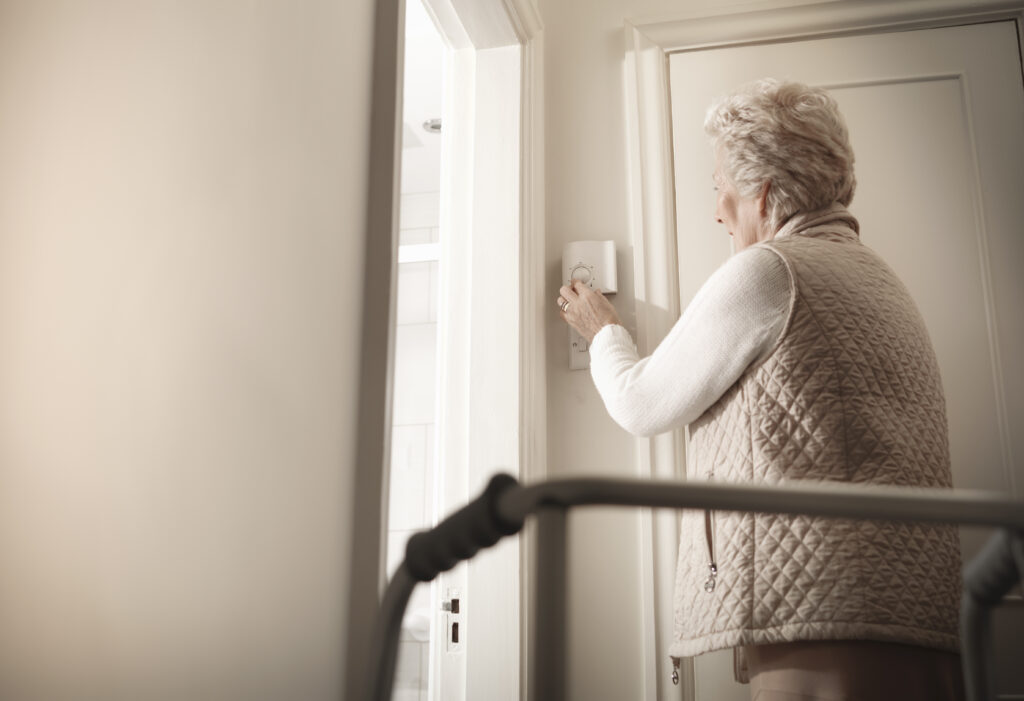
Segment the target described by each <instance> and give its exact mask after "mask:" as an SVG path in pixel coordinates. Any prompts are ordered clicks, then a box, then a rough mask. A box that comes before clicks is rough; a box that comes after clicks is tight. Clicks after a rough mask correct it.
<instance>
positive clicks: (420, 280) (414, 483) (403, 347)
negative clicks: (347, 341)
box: [387, 192, 439, 701]
mask: <svg viewBox="0 0 1024 701" xmlns="http://www.w3.org/2000/svg"><path fill="white" fill-rule="evenodd" d="M438 206H439V193H437V192H426V193H415V194H403V195H402V199H401V211H400V219H399V222H400V235H399V246H409V245H418V244H429V243H437V242H438V240H439V235H438ZM437 282H438V261H437V260H425V261H422V262H415V263H399V266H398V306H397V310H396V313H397V328H396V334H395V375H394V399H393V402H394V403H393V422H392V431H391V493H390V504H389V516H388V549H387V556H388V575H389V576H390V575H391V573H392V572H393V571H394V568H395V567H397V566H398V563H399V562H401V560H402V556H403V554H404V552H405V542H406V540H408V538H409V536H410V535H412V534H413V533H415V532H416V531H417V530H420V529H422V528H425V527H427V526H429V525H430V522H431V518H432V513H431V511H432V503H433V483H434V460H433V457H434V413H435V397H436V391H435V382H436V379H435V378H436V359H437ZM432 615H433V612H432V611H431V610H430V587H429V585H427V584H421V585H419V586H418V587H417V588H416V590H415V591H414V593H413V596H412V599H411V600H410V602H409V607H408V609H407V610H406V616H405V620H404V622H403V625H402V634H401V638H400V642H399V652H398V666H397V670H396V673H395V685H394V693H393V695H392V698H393V699H394V700H395V701H427V698H428V695H427V689H428V680H429V675H428V670H429V647H430V646H429V639H430V620H431V617H432Z"/></svg>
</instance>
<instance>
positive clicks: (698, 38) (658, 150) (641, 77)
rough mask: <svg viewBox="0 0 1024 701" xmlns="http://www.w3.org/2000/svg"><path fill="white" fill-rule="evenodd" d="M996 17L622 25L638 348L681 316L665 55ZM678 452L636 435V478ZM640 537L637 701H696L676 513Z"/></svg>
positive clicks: (1020, 11)
mask: <svg viewBox="0 0 1024 701" xmlns="http://www.w3.org/2000/svg"><path fill="white" fill-rule="evenodd" d="M1003 20H1013V21H1015V22H1016V27H1017V32H1018V40H1019V41H1020V37H1021V32H1022V27H1024V0H1012V1H1006V0H980V1H974V2H968V1H965V0H907V1H906V2H899V3H894V2H889V1H888V0H870V1H868V2H856V3H855V2H828V3H818V4H811V5H802V6H795V7H778V8H774V9H761V10H756V11H749V12H733V13H727V14H719V15H704V16H696V17H694V16H691V17H684V18H666V19H664V20H661V21H649V22H636V23H634V22H626V25H625V34H626V36H625V46H626V83H625V100H626V116H627V119H626V127H627V140H628V143H627V149H628V166H629V178H628V182H629V187H630V195H629V196H630V227H631V231H632V239H633V246H634V251H635V254H634V268H635V269H634V276H635V290H634V293H635V299H636V320H637V337H636V341H637V347H638V350H639V352H640V353H641V354H642V355H644V354H648V353H650V352H651V351H653V350H654V348H655V347H656V346H657V344H658V343H659V342H660V341H661V339H663V338H664V337H665V335H666V334H667V333H668V331H669V330H670V329H671V327H672V325H673V323H674V322H675V320H676V319H677V318H678V317H679V314H680V309H679V306H680V300H679V282H680V281H679V270H678V263H677V260H678V258H677V255H676V253H677V252H676V240H675V239H676V221H675V220H676V212H675V196H674V178H673V159H672V124H671V108H670V98H669V95H670V91H669V69H668V55H669V54H670V53H676V52H683V51H698V50H703V49H709V48H724V47H737V46H743V45H749V44H763V43H773V42H785V41H797V40H805V39H825V38H830V37H838V36H848V35H854V34H868V33H880V32H897V31H911V30H916V29H932V28H937V27H944V26H952V25H959V24H975V23H980V22H993V21H1003ZM1022 70H1024V66H1022ZM685 446H686V441H685V435H684V432H683V431H682V430H677V431H674V432H671V433H667V434H663V435H661V436H656V437H654V438H642V439H637V441H636V455H637V468H638V474H639V475H644V476H650V477H651V478H667V479H683V478H684V476H685V470H684V468H683V465H685V461H686V452H685ZM640 538H641V542H640V544H639V548H640V552H641V561H642V568H643V571H642V581H643V587H644V590H643V592H642V593H643V597H644V600H643V615H644V625H645V639H644V651H643V657H644V667H645V687H644V689H643V692H642V698H643V699H645V701H668V700H670V699H671V700H672V701H678V700H679V699H685V700H686V701H692V699H694V698H695V690H694V676H693V665H692V660H683V665H682V667H681V670H680V672H681V684H680V686H679V687H673V685H672V684H671V682H669V681H668V680H669V678H670V676H671V673H672V668H671V663H670V661H669V659H668V653H667V648H668V645H669V644H670V643H671V641H672V634H673V631H672V630H671V623H670V622H671V621H672V620H673V609H672V606H673V604H672V581H671V580H672V577H673V574H674V565H675V558H676V549H677V548H678V524H677V522H676V518H675V514H674V512H673V513H671V514H667V515H659V514H657V513H654V514H649V515H645V516H644V518H643V520H642V523H641V534H640Z"/></svg>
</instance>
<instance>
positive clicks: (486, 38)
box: [423, 0, 547, 701]
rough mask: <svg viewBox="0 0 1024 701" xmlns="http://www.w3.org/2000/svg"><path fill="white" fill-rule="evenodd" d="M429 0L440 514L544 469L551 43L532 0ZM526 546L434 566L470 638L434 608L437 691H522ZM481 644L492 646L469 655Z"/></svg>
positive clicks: (520, 694)
mask: <svg viewBox="0 0 1024 701" xmlns="http://www.w3.org/2000/svg"><path fill="white" fill-rule="evenodd" d="M423 4H424V6H425V7H426V9H427V12H428V14H430V15H431V17H432V19H433V20H434V23H435V26H436V27H437V29H438V32H439V34H440V35H441V37H442V40H443V41H444V43H445V44H446V45H447V51H446V54H447V55H446V62H445V78H444V80H445V96H444V100H443V106H442V124H443V125H444V134H445V137H446V138H445V140H444V141H443V142H442V155H441V161H442V165H441V229H442V232H443V236H442V241H441V250H442V253H441V272H440V278H441V281H440V295H439V318H438V366H437V377H438V382H437V416H438V421H437V425H438V434H437V441H436V443H435V465H436V470H435V474H436V475H437V477H436V478H435V494H434V505H435V508H434V513H435V515H437V516H438V517H443V516H444V515H447V513H449V512H451V511H453V510H454V509H456V508H459V507H461V506H463V505H464V504H465V503H467V501H469V500H470V499H471V498H473V497H475V496H476V495H477V493H478V492H479V491H480V489H482V487H483V485H484V484H485V483H486V481H487V480H488V478H489V477H490V476H491V475H492V474H493V473H494V472H496V471H503V472H507V473H509V474H511V475H512V476H513V477H515V478H516V479H518V480H520V481H527V480H535V479H538V478H541V477H543V475H544V474H545V472H546V468H545V463H546V454H547V446H546V420H545V415H546V396H545V394H544V387H545V349H544V343H545V335H544V314H543V310H544V308H545V307H544V304H543V300H542V293H543V290H544V284H543V283H544V258H543V254H544V216H543V213H544V209H543V207H544V199H543V184H544V179H543V166H544V161H543V128H542V125H543V112H542V106H543V103H542V99H543V90H542V80H541V75H542V72H541V69H542V59H543V49H542V46H543V45H542V31H541V30H542V27H541V22H540V14H539V12H538V11H537V9H536V6H535V4H534V0H423ZM510 106H514V107H513V108H512V109H509V108H510ZM510 136H511V138H510ZM494 261H502V262H505V263H506V264H507V266H508V267H507V270H506V271H505V272H507V273H508V274H507V275H506V276H501V275H500V273H499V272H498V271H495V270H494ZM509 368H515V369H516V371H515V372H510V371H509ZM530 555H531V551H530V547H529V540H528V539H527V538H521V539H509V542H503V543H502V544H501V545H499V546H498V547H496V548H495V549H494V550H493V552H488V553H486V554H485V557H482V558H477V559H476V560H474V562H473V563H466V564H463V565H460V566H459V567H456V568H455V569H453V570H451V571H450V572H446V573H442V574H441V575H440V576H439V577H438V578H437V579H436V580H435V582H434V584H433V586H434V595H433V597H432V598H433V599H434V600H435V601H439V600H440V599H441V596H442V595H443V594H444V593H445V592H446V591H447V589H449V588H455V589H458V590H459V591H460V593H461V594H462V596H463V597H464V603H463V609H464V613H465V616H464V620H463V622H462V631H463V633H462V635H461V637H464V639H465V642H466V646H464V647H463V652H462V653H460V654H459V655H458V656H457V657H449V658H444V656H443V654H442V653H441V651H442V650H443V649H444V648H443V645H444V642H443V641H442V638H444V637H445V635H446V630H445V628H444V626H443V625H441V623H440V621H439V619H438V617H437V616H436V615H435V617H434V619H433V621H432V627H431V640H432V641H433V642H432V645H431V658H430V679H431V681H430V698H432V699H434V700H435V701H439V700H440V698H441V697H440V692H441V689H442V686H443V687H444V689H445V692H446V694H449V695H450V696H451V698H459V699H465V698H473V697H474V695H479V693H478V692H479V690H480V689H487V688H496V689H501V690H503V691H502V692H501V694H500V695H498V694H495V693H490V692H488V693H487V694H486V695H487V696H488V698H495V699H500V700H502V701H518V700H519V699H521V698H525V693H526V692H525V690H526V689H527V688H528V686H527V683H526V681H527V674H528V671H529V670H528V664H527V660H528V655H527V653H528V646H527V641H528V640H529V636H528V634H529V630H528V628H527V625H528V622H529V621H530V620H531V617H530V616H529V615H528V614H529V610H530V609H529V607H530V604H531V598H530V588H529V582H530V581H531V579H532V577H531V572H530V559H531V558H530ZM509 577H512V578H513V581H515V583H516V584H515V586H513V587H509V586H508V578H509ZM482 602H483V603H482ZM475 604H479V605H475ZM439 608H440V607H439V606H438V607H437V609H438V610H437V611H435V613H438V612H439ZM474 611H477V613H476V614H474V613H473V612H474ZM484 622H486V628H483V625H484ZM469 645H479V646H480V647H477V648H474V649H477V650H481V654H480V655H474V656H473V660H472V663H470V664H467V657H468V656H469V655H470V654H471V653H472V651H473V650H472V649H470V648H469V647H468V646H469ZM442 660H445V663H444V664H442ZM451 694H453V695H451Z"/></svg>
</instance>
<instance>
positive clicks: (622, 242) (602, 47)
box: [538, 0, 804, 699]
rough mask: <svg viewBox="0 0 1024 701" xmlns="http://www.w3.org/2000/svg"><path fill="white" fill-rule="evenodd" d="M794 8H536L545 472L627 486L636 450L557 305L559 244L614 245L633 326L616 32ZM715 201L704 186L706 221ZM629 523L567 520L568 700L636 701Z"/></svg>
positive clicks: (637, 643)
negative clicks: (578, 365) (573, 362)
mask: <svg viewBox="0 0 1024 701" xmlns="http://www.w3.org/2000/svg"><path fill="white" fill-rule="evenodd" d="M796 4H804V3H801V2H778V1H775V2H762V3H756V2H755V3H751V2H746V1H744V0H722V1H717V2H700V1H699V0H539V2H538V5H539V8H540V12H541V16H542V20H543V24H544V47H545V56H544V66H545V71H544V81H545V97H544V99H545V114H546V118H545V124H544V129H545V143H546V161H547V168H546V172H545V190H546V202H547V210H546V211H547V214H546V224H545V227H546V231H547V242H546V246H547V250H546V260H547V270H548V285H549V288H548V294H547V297H548V298H549V299H550V300H551V303H550V307H549V309H550V316H549V326H548V329H547V332H548V359H547V377H548V405H547V412H548V426H547V437H548V438H547V443H548V473H549V475H550V476H552V477H557V476H569V475H604V476H618V477H621V476H632V475H635V474H636V464H637V463H636V459H635V456H634V441H633V439H632V438H631V437H630V436H629V435H628V434H627V433H626V432H625V431H623V430H622V429H621V428H619V427H618V426H617V425H616V424H615V423H614V422H613V421H612V420H611V419H610V418H609V417H608V416H607V414H606V413H605V411H604V408H603V405H602V404H601V401H600V398H599V397H598V395H597V391H596V390H595V389H594V385H593V381H592V380H591V378H590V374H589V372H580V371H570V370H568V346H567V341H566V338H567V337H566V330H565V326H564V324H563V323H562V322H561V320H560V319H559V318H558V316H557V313H556V308H555V304H554V300H555V298H556V297H557V296H558V285H559V282H558V279H559V277H560V273H561V270H560V260H561V253H562V246H563V245H564V244H565V242H567V241H572V240H576V239H613V240H614V241H615V242H616V245H617V247H618V251H619V294H618V295H616V297H615V298H614V299H613V303H614V305H615V307H616V308H617V310H618V312H619V315H620V316H621V317H622V319H623V323H624V324H625V325H626V327H627V328H630V329H631V330H635V326H634V322H635V320H634V316H633V305H634V299H633V294H632V290H633V274H632V272H633V259H632V252H631V240H630V232H629V228H628V226H629V218H628V215H629V212H628V207H629V190H628V180H627V173H626V167H627V157H626V156H627V153H626V126H625V107H624V105H625V102H624V99H625V98H624V84H623V74H624V56H625V38H624V35H625V32H624V29H623V27H624V23H625V22H626V21H627V20H630V21H633V22H641V21H648V20H652V19H661V18H665V19H680V18H687V17H697V16H702V15H710V14H717V13H723V12H729V11H735V10H737V9H743V10H753V9H758V8H762V7H763V8H769V7H779V6H783V5H796ZM713 208H714V202H713V200H712V193H711V191H710V188H709V192H708V216H709V217H710V216H711V215H712V211H713ZM639 524H640V519H639V515H638V514H637V513H634V512H629V511H615V510H611V509H608V510H599V511H588V512H585V513H581V514H580V513H578V514H576V515H574V516H573V517H572V519H571V522H570V528H571V530H572V532H571V533H570V544H569V552H570V562H569V566H570V572H569V577H570V579H569V588H570V589H569V591H570V597H569V598H570V610H569V617H570V620H569V633H568V640H569V688H570V698H572V699H626V698H640V694H641V690H642V689H643V684H644V680H643V676H642V673H643V668H642V658H641V652H642V650H641V645H642V640H643V638H642V636H643V635H644V632H643V630H642V626H641V622H642V615H641V614H642V609H641V597H642V596H643V593H642V592H641V590H640V559H639V544H640V541H639V538H640V532H639Z"/></svg>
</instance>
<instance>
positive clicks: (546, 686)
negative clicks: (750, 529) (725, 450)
mask: <svg viewBox="0 0 1024 701" xmlns="http://www.w3.org/2000/svg"><path fill="white" fill-rule="evenodd" d="M574 506H634V507H654V508H671V509H701V510H703V509H710V510H714V511H746V512H760V513H786V514H801V515H808V516H822V517H829V518H855V519H868V520H886V521H913V522H926V523H947V524H958V525H969V526H989V527H994V528H999V529H1001V530H1000V531H999V532H997V533H996V534H995V535H994V536H993V537H992V539H991V540H990V541H989V543H988V544H987V545H986V547H985V548H983V549H982V551H981V552H980V553H979V554H978V555H977V556H976V557H975V558H974V560H972V561H971V562H970V563H969V564H968V566H967V567H966V568H965V570H964V595H963V601H962V607H961V644H962V655H963V658H962V659H963V666H964V678H965V682H966V684H967V695H968V699H970V701H982V700H983V699H990V698H991V693H992V692H991V680H990V676H989V666H988V665H987V664H986V662H987V660H988V659H989V654H990V652H991V651H990V649H989V637H990V636H989V630H988V622H989V612H990V609H991V607H992V606H994V605H995V604H997V603H998V602H999V601H1000V600H1001V599H1002V597H1003V596H1004V595H1005V594H1006V593H1007V592H1008V591H1009V590H1010V589H1011V588H1012V587H1013V586H1014V584H1015V583H1017V582H1019V581H1021V579H1022V578H1024V502H1021V501H1016V500H1012V499H1007V498H1006V497H1003V496H1001V495H998V494H993V493H990V492H976V491H965V490H951V489H935V488H911V487H880V486H864V485H851V484H846V483H813V484H811V483H799V484H793V483H786V485H785V486H784V487H782V486H750V485H743V484H724V483H711V482H695V481H691V482H683V483H680V482H669V481H657V480H624V479H588V478H580V479H561V480H551V481H547V482H540V483H537V484H532V485H528V486H522V485H520V484H519V483H518V482H517V481H516V480H515V479H514V478H513V477H510V476H509V475H504V474H498V475H495V476H494V477H493V478H492V479H491V481H490V483H489V484H488V486H487V488H486V489H485V490H484V493H483V494H481V495H480V496H479V497H477V498H476V499H474V500H473V501H472V502H470V503H469V504H467V505H466V506H464V507H463V508H461V509H459V510H458V511H456V512H455V513H453V514H452V515H450V516H448V518H446V519H445V520H444V521H442V522H441V523H439V524H438V525H437V526H435V527H434V528H432V529H430V530H427V531H423V532H421V533H417V534H416V535H415V536H413V537H412V538H410V539H409V542H408V545H407V546H406V553H405V560H404V561H403V562H402V564H401V565H400V566H399V567H398V570H397V571H396V572H395V575H394V576H393V577H392V579H391V582H390V583H389V585H388V588H387V591H386V592H385V595H384V600H383V601H382V603H381V609H380V611H379V614H378V625H377V626H376V628H375V630H374V638H373V643H372V644H373V648H372V655H373V657H372V664H373V665H374V667H372V669H373V674H372V676H371V681H370V683H371V688H370V689H368V690H367V695H366V698H367V699H372V700H373V701H389V700H390V698H391V687H392V683H393V678H394V669H395V662H396V658H397V653H398V637H399V633H400V629H401V623H402V616H403V614H404V612H405V607H406V605H407V603H408V601H409V596H410V595H411V593H412V590H413V587H414V586H415V585H416V583H417V582H418V581H423V582H427V581H430V580H432V579H433V578H434V577H436V576H437V575H438V574H439V573H441V572H444V571H446V570H449V569H451V568H452V567H454V566H455V565H457V564H458V563H459V562H461V561H463V560H467V559H469V558H471V557H473V555H475V554H476V553H477V552H478V551H479V550H480V549H481V548H485V547H489V546H491V545H494V544H495V543H496V542H498V540H500V539H501V537H503V536H506V535H513V534H515V533H518V532H519V531H520V530H521V529H522V527H523V524H524V521H525V519H526V517H527V516H530V515H535V516H537V522H538V523H537V525H538V528H537V544H538V547H537V577H538V581H537V591H538V597H537V605H536V607H535V609H536V610H535V620H534V629H535V631H536V641H537V643H536V646H535V650H534V656H535V660H536V661H535V664H534V665H533V667H532V669H533V674H532V675H531V688H530V693H529V698H530V699H531V700H532V701H562V700H563V699H564V698H565V679H564V664H562V660H564V654H565V653H564V623H565V543H566V538H565V535H566V534H565V522H566V518H565V516H566V514H565V512H566V511H567V510H568V509H569V508H570V507H574Z"/></svg>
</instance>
